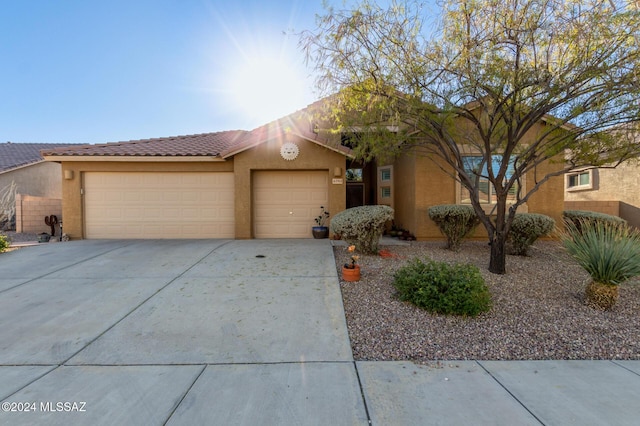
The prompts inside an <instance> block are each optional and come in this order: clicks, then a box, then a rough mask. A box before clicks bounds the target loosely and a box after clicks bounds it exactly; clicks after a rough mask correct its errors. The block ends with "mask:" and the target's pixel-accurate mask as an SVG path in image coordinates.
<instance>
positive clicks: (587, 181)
mask: <svg viewBox="0 0 640 426" xmlns="http://www.w3.org/2000/svg"><path fill="white" fill-rule="evenodd" d="M564 199H565V208H566V209H567V210H588V211H595V212H600V213H606V214H610V215H614V216H619V217H621V218H623V219H625V220H626V221H627V222H628V223H629V224H630V225H633V226H635V227H637V228H640V162H639V160H638V159H635V160H630V161H627V162H625V163H622V164H620V165H619V166H617V167H616V168H597V169H585V170H577V171H572V172H570V173H567V174H566V175H565V198H564Z"/></svg>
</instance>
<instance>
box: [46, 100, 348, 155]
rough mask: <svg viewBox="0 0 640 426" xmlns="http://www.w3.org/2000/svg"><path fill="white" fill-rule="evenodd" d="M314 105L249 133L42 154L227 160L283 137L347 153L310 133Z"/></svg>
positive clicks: (114, 145) (189, 137)
mask: <svg viewBox="0 0 640 426" xmlns="http://www.w3.org/2000/svg"><path fill="white" fill-rule="evenodd" d="M313 107H314V105H310V106H308V107H307V108H304V109H302V110H299V111H296V112H294V113H293V114H290V115H287V116H285V117H283V118H280V119H278V120H275V121H272V122H270V123H267V124H265V125H263V126H260V127H258V128H256V129H253V130H251V131H246V130H229V131H223V132H214V133H202V134H197V135H185V136H172V137H165V138H154V139H141V140H133V141H125V142H112V143H106V144H97V145H82V146H73V147H67V148H60V149H51V150H43V151H42V155H44V156H47V157H64V156H69V157H78V156H81V157H82V156H93V157H99V156H103V157H123V156H135V157H138V156H143V157H181V156H185V157H187V156H188V157H193V156H196V157H197V156H206V157H219V158H224V159H226V158H229V157H232V156H233V155H236V154H238V153H240V152H242V151H244V150H246V149H250V148H252V147H254V146H257V145H259V144H261V143H263V142H266V141H269V140H274V139H278V138H281V139H284V138H285V137H286V135H287V134H289V133H291V134H295V135H297V136H300V137H303V138H305V139H307V140H310V141H311V142H314V143H317V144H318V145H322V146H325V147H327V148H329V149H332V150H334V151H337V152H340V153H342V154H344V155H351V150H350V149H349V148H346V147H343V146H333V145H331V144H330V143H329V142H328V141H327V140H326V139H325V138H324V137H323V136H320V135H319V134H317V133H314V132H313V129H312V125H311V122H310V120H309V115H308V112H309V109H310V108H313Z"/></svg>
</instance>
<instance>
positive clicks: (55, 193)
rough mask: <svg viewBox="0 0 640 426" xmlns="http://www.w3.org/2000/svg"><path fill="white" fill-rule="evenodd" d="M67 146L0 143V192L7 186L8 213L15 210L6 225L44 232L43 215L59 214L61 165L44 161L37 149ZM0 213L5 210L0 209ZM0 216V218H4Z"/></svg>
mask: <svg viewBox="0 0 640 426" xmlns="http://www.w3.org/2000/svg"><path fill="white" fill-rule="evenodd" d="M67 146H72V145H71V144H48V143H13V142H5V143H0V192H2V191H4V190H7V191H9V190H11V192H12V196H11V197H10V198H11V200H10V203H11V205H12V210H11V215H12V216H14V217H15V216H16V214H17V217H16V218H15V219H11V221H12V223H11V225H10V226H8V227H9V228H11V229H13V228H14V227H16V228H18V229H17V230H18V231H19V232H45V231H46V230H47V229H48V227H47V226H46V225H45V224H44V219H43V217H44V215H45V214H56V215H61V212H62V207H61V206H62V204H61V199H62V182H61V179H60V171H61V166H60V164H57V163H52V162H47V161H45V160H44V158H42V156H41V155H40V150H43V149H54V148H58V147H67ZM16 198H17V199H16ZM5 207H6V206H5ZM45 212H46V213H45ZM0 216H2V217H5V214H4V213H3V212H0ZM2 217H0V220H4V219H3V218H2ZM36 218H37V219H36ZM36 220H37V223H36ZM14 221H15V222H17V223H13V222H14Z"/></svg>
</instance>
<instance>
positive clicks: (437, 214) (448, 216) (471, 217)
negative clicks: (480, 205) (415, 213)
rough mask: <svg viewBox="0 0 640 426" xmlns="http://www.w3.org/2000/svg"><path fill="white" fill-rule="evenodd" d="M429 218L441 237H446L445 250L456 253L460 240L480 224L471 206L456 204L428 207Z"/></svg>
mask: <svg viewBox="0 0 640 426" xmlns="http://www.w3.org/2000/svg"><path fill="white" fill-rule="evenodd" d="M428 213H429V218H430V219H431V220H433V221H434V222H435V223H436V225H438V228H439V229H440V232H442V235H444V236H445V237H447V248H448V249H450V250H454V251H457V250H459V249H460V245H461V244H462V240H464V239H465V238H466V237H467V235H469V234H470V233H471V232H472V231H473V230H474V229H475V228H476V227H477V226H478V224H479V223H480V219H478V216H477V215H476V212H475V211H474V210H473V207H471V206H464V205H463V206H461V205H457V204H441V205H438V206H433V207H430V208H429V210H428Z"/></svg>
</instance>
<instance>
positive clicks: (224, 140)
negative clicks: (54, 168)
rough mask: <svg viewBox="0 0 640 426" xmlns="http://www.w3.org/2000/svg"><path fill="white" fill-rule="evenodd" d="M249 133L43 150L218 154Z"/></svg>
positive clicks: (57, 152) (78, 153)
mask: <svg viewBox="0 0 640 426" xmlns="http://www.w3.org/2000/svg"><path fill="white" fill-rule="evenodd" d="M247 133H248V132H246V131H244V130H230V131H224V132H215V133H201V134H197V135H184V136H171V137H166V138H155V139H140V140H133V141H126V142H112V143H106V144H97V145H82V146H73V147H68V148H60V149H52V150H43V151H42V155H46V156H143V157H173V156H213V157H215V156H218V155H219V154H220V152H221V151H223V150H225V149H227V148H228V147H229V146H232V145H233V144H235V143H237V141H238V140H239V139H241V138H242V137H243V136H245V135H246V134H247Z"/></svg>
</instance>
